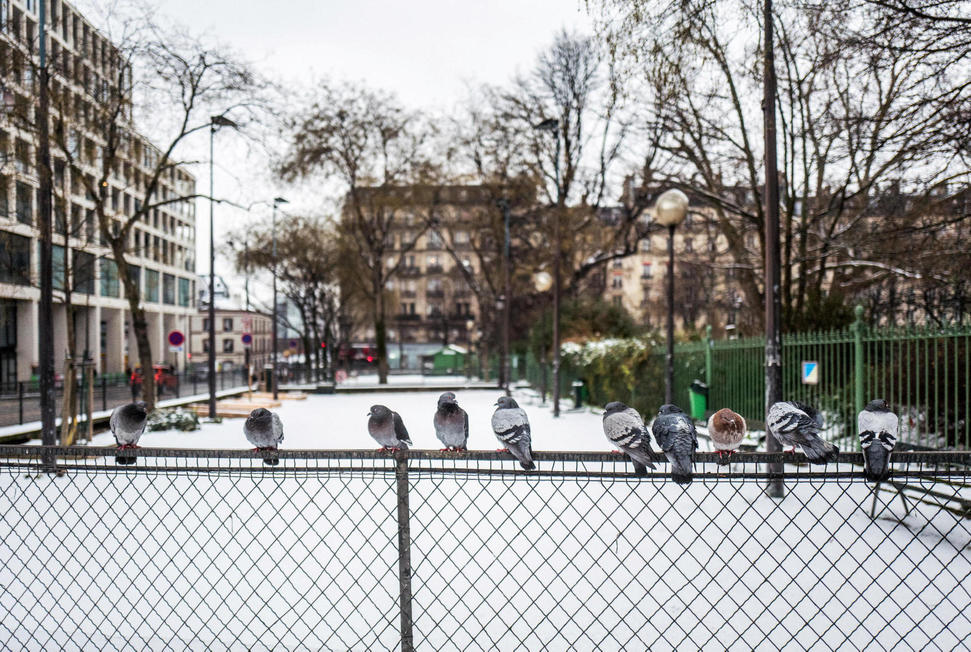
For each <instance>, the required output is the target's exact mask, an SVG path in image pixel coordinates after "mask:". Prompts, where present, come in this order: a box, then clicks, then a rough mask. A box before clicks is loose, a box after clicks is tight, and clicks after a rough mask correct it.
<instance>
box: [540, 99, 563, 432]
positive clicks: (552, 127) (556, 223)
mask: <svg viewBox="0 0 971 652" xmlns="http://www.w3.org/2000/svg"><path fill="white" fill-rule="evenodd" d="M536 128H537V129H539V130H541V131H548V132H550V133H551V134H553V137H554V138H555V139H556V158H555V159H554V161H553V179H554V181H555V182H556V205H555V206H554V208H553V416H554V417H558V416H560V290H561V287H560V259H561V258H562V257H563V251H562V243H561V242H560V213H562V212H563V211H562V209H563V201H564V197H563V192H562V189H561V188H560V121H559V120H557V119H556V118H549V119H547V120H543V121H542V122H541V123H539V124H538V125H536Z"/></svg>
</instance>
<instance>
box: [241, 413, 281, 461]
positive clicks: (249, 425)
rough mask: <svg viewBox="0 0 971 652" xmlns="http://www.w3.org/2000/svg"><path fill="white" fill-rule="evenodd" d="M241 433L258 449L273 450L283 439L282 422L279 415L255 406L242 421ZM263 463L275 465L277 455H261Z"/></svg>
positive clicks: (278, 459)
mask: <svg viewBox="0 0 971 652" xmlns="http://www.w3.org/2000/svg"><path fill="white" fill-rule="evenodd" d="M243 434H244V435H246V439H247V441H249V443H251V444H253V446H255V447H256V450H258V451H275V450H276V449H277V447H278V446H279V445H280V442H281V441H283V422H282V421H280V417H279V416H278V415H277V414H275V413H273V412H270V411H269V410H267V409H266V408H256V409H255V410H253V411H252V412H250V413H249V416H248V417H246V421H244V422H243ZM263 463H264V464H269V465H270V466H276V465H277V464H279V463H280V458H279V456H277V455H267V456H264V457H263Z"/></svg>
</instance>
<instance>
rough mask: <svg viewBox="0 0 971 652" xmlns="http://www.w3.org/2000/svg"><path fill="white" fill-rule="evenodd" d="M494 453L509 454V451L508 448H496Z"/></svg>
mask: <svg viewBox="0 0 971 652" xmlns="http://www.w3.org/2000/svg"><path fill="white" fill-rule="evenodd" d="M496 452H497V453H508V452H509V449H508V448H497V449H496Z"/></svg>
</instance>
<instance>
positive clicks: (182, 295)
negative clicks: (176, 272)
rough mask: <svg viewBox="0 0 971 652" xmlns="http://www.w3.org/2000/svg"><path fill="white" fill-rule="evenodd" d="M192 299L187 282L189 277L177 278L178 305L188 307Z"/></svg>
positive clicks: (190, 288) (190, 289)
mask: <svg viewBox="0 0 971 652" xmlns="http://www.w3.org/2000/svg"><path fill="white" fill-rule="evenodd" d="M191 300H192V287H191V286H190V284H189V279H187V278H180V279H179V305H180V306H182V307H183V308H188V307H189V304H190V303H191Z"/></svg>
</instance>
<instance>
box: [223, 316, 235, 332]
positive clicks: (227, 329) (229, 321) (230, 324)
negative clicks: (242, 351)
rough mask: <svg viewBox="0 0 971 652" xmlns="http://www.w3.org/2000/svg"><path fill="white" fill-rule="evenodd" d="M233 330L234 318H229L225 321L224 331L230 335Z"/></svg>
mask: <svg viewBox="0 0 971 652" xmlns="http://www.w3.org/2000/svg"><path fill="white" fill-rule="evenodd" d="M231 330H233V318H232V317H227V318H225V319H223V331H224V332H226V333H228V332H230V331H231Z"/></svg>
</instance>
